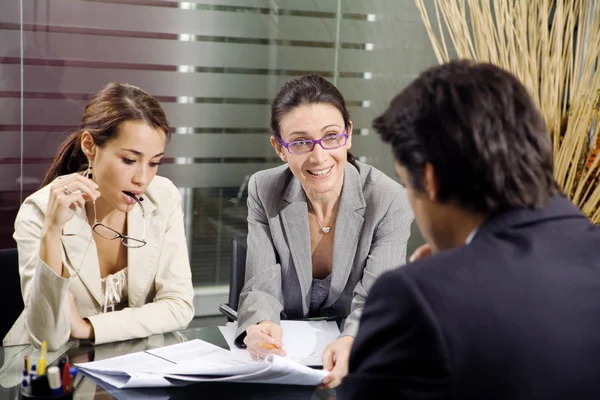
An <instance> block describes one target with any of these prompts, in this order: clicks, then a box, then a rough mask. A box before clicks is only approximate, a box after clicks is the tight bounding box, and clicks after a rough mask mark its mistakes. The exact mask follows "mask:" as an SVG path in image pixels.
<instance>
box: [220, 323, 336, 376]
mask: <svg viewBox="0 0 600 400" xmlns="http://www.w3.org/2000/svg"><path fill="white" fill-rule="evenodd" d="M237 327H238V324H237V321H236V322H228V323H227V324H226V325H225V326H219V329H220V330H221V333H222V334H223V337H224V338H225V340H226V341H227V344H228V345H229V348H230V349H231V352H232V355H233V356H234V357H236V358H238V359H240V360H251V359H252V358H251V357H250V354H249V353H248V351H246V350H245V349H239V348H237V347H236V346H235V344H234V341H235V331H236V330H237ZM281 329H282V330H283V339H282V342H283V349H284V350H285V351H286V353H287V354H286V356H285V358H286V359H287V360H292V361H296V362H298V363H300V364H302V365H308V366H311V367H322V366H323V361H322V357H321V356H322V355H323V351H324V350H325V347H327V345H328V344H329V343H331V342H333V341H334V340H336V339H337V338H338V337H339V336H340V329H339V328H338V326H337V324H336V323H335V322H334V321H281Z"/></svg>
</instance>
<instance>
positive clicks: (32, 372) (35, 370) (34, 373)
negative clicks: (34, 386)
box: [29, 364, 37, 383]
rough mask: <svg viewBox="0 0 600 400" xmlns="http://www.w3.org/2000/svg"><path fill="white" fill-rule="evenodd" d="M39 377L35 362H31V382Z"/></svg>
mask: <svg viewBox="0 0 600 400" xmlns="http://www.w3.org/2000/svg"><path fill="white" fill-rule="evenodd" d="M36 377H37V369H36V366H35V364H31V371H29V383H31V381H33V380H34V379H35V378H36Z"/></svg>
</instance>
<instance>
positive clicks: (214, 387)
mask: <svg viewBox="0 0 600 400" xmlns="http://www.w3.org/2000/svg"><path fill="white" fill-rule="evenodd" d="M192 339H201V340H205V341H207V342H209V343H212V344H214V345H217V346H219V347H222V348H224V349H229V346H228V345H227V342H226V341H225V339H224V338H223V336H222V334H221V332H220V330H219V329H218V327H205V328H196V329H186V330H182V331H177V332H171V333H165V334H162V335H153V336H150V337H148V338H143V339H135V340H128V341H123V342H117V343H107V344H103V345H99V346H94V345H92V344H91V343H90V342H87V341H77V340H73V341H70V342H68V343H67V344H66V345H65V346H64V347H63V348H61V349H59V350H58V351H56V352H53V353H48V356H47V362H48V366H51V365H56V363H57V362H58V360H59V359H60V357H61V356H63V355H64V356H67V357H68V359H69V362H70V363H71V364H74V363H80V362H87V361H98V360H104V359H107V358H110V357H116V356H119V355H123V354H130V353H135V352H139V351H144V350H148V349H155V348H159V347H164V346H169V345H172V344H176V343H181V342H185V341H188V340H192ZM25 355H28V356H29V358H30V359H32V360H34V361H35V360H37V359H38V358H39V350H38V349H35V348H33V347H32V346H9V347H0V357H1V360H2V366H1V367H0V399H11V400H12V399H15V400H16V399H18V393H19V385H20V383H21V379H22V372H23V360H24V356H25ZM74 390H75V395H74V399H111V398H115V399H142V398H143V399H188V398H189V399H192V398H202V399H213V398H217V399H304V400H317V399H323V400H325V399H327V400H333V399H335V398H336V396H335V391H332V390H329V391H320V390H317V389H316V388H315V387H307V386H295V385H272V384H257V383H225V382H223V383H217V382H211V383H195V384H191V385H189V386H185V387H177V388H152V389H150V388H149V389H126V390H119V389H116V388H113V387H110V386H109V385H107V384H106V383H104V382H101V381H99V380H96V379H94V378H92V377H89V376H86V375H84V374H82V373H80V374H79V375H78V376H77V378H76V379H75V382H74Z"/></svg>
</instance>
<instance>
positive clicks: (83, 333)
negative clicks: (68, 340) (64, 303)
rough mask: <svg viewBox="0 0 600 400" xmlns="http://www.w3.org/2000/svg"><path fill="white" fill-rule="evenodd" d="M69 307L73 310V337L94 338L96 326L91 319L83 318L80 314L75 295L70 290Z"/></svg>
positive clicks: (71, 313)
mask: <svg viewBox="0 0 600 400" xmlns="http://www.w3.org/2000/svg"><path fill="white" fill-rule="evenodd" d="M69 308H70V310H71V312H70V315H71V337H72V338H74V339H94V327H93V325H92V323H91V322H90V321H89V320H87V319H83V318H81V315H79V309H78V308H77V303H76V302H75V296H73V293H71V291H70V290H69Z"/></svg>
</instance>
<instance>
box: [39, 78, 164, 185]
mask: <svg viewBox="0 0 600 400" xmlns="http://www.w3.org/2000/svg"><path fill="white" fill-rule="evenodd" d="M126 121H143V122H145V123H146V124H148V125H149V126H151V127H152V128H155V129H161V130H162V131H164V132H165V135H166V136H167V139H168V138H169V136H170V128H169V124H168V122H167V117H166V115H165V112H164V111H163V109H162V107H161V106H160V104H159V103H158V101H157V100H156V99H155V98H154V97H152V96H150V95H149V94H148V93H146V92H144V91H143V90H142V89H140V88H138V87H136V86H133V85H130V84H126V83H109V84H107V85H106V86H104V87H103V88H102V90H100V91H99V92H98V93H96V94H95V95H94V96H93V97H92V99H91V100H90V102H89V103H88V105H87V106H86V107H85V110H84V112H83V116H82V117H81V125H80V126H79V128H78V129H77V130H76V131H75V132H73V133H72V134H71V135H69V137H67V139H66V140H65V141H64V142H63V143H62V144H61V145H60V147H59V149H58V151H57V153H56V157H55V158H54V161H53V162H52V165H51V166H50V169H49V170H48V172H47V173H46V176H45V177H44V181H43V182H42V187H43V186H46V185H47V184H49V183H50V182H52V181H53V180H54V179H56V177H58V176H61V175H66V174H71V173H73V172H79V171H82V170H84V169H86V168H87V167H88V159H87V157H86V156H85V154H84V152H83V150H82V149H81V135H82V134H83V132H89V133H90V134H91V135H92V138H93V140H94V144H96V146H98V147H103V146H104V145H105V144H106V143H107V142H108V141H110V140H112V139H114V138H115V137H116V136H117V134H118V133H119V126H120V125H121V124H122V123H123V122H126Z"/></svg>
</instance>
